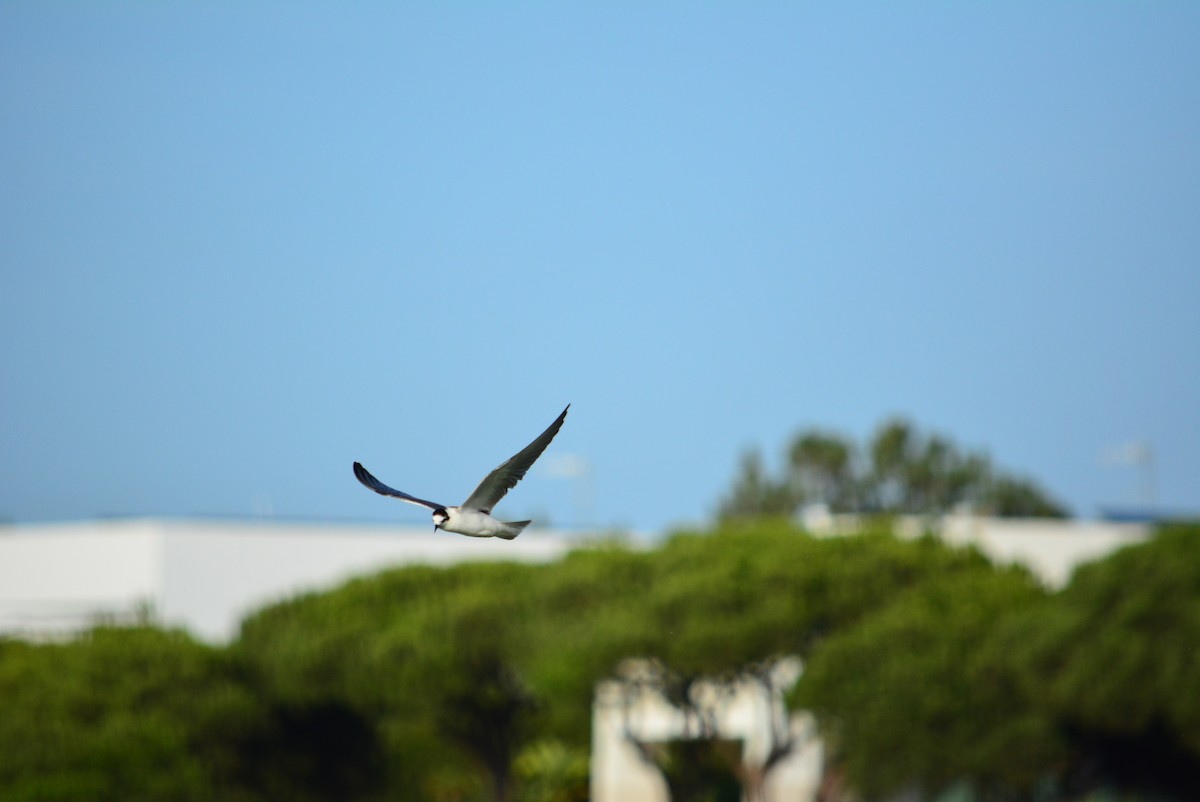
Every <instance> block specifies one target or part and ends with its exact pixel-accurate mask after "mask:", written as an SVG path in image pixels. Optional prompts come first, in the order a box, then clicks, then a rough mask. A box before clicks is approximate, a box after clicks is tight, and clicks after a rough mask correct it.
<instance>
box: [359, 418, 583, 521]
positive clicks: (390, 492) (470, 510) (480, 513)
mask: <svg viewBox="0 0 1200 802" xmlns="http://www.w3.org/2000/svg"><path fill="white" fill-rule="evenodd" d="M570 408H571V405H570V404H568V405H567V409H570ZM567 409H564V410H563V411H562V414H561V415H559V416H558V418H557V419H556V420H555V421H554V423H552V424H550V426H549V428H547V429H546V431H544V432H542V433H541V434H540V435H538V436H537V438H536V439H535V440H534V441H533V442H532V443H530V444H529V445H527V446H525V447H524V448H523V449H521V450H520V451H518V452H517V453H516V454H514V455H513V456H511V457H509V458H508V459H507V460H505V461H504V462H503V463H502V464H501V465H500V467H498V468H496V469H495V470H494V471H492V472H491V473H489V474H488V475H487V476H485V477H484V478H483V481H482V482H480V483H479V487H477V488H475V492H473V493H471V495H470V496H469V497H468V498H467V500H466V501H464V502H463V503H462V504H460V505H458V506H457V507H450V506H446V505H445V504H438V503H437V502H436V501H426V500H425V499H422V498H417V497H416V496H412V495H409V494H408V493H405V492H404V491H402V490H397V489H396V488H394V487H388V486H387V485H385V484H384V483H383V482H381V481H379V480H378V479H376V478H375V477H374V476H372V475H371V474H370V472H368V471H367V469H366V468H364V467H363V466H362V465H361V464H360V463H358V462H356V463H354V475H355V477H357V478H358V481H360V482H362V483H363V485H365V486H366V487H368V488H370V489H371V490H374V491H375V492H376V493H379V494H380V495H382V496H391V497H392V498H398V499H400V500H401V501H404V502H407V503H409V504H416V505H418V506H420V507H425V508H426V509H429V510H432V511H433V528H434V531H437V530H438V529H441V530H442V531H444V532H453V533H455V534H456V535H467V536H468V537H502V538H504V539H505V540H512V539H513V538H514V537H516V536H517V535H519V534H521V531H522V530H523V529H524V528H525V527H527V526H529V524H530V523H532V522H531V521H501V520H498V519H496V518H493V517H492V515H491V512H492V508H493V507H494V506H496V504H497V503H498V502H499V501H500V499H502V498H504V495H505V494H506V493H508V491H509V490H511V489H512V488H513V486H514V485H516V483H517V482H519V481H521V479H522V478H524V476H525V472H526V471H528V470H529V467H530V466H531V465H533V463H534V461H535V460H537V458H538V457H540V456H541V455H542V452H543V451H545V450H546V446H548V445H550V441H551V440H553V439H554V435H556V434H558V430H559V429H560V428H562V424H563V421H564V420H565V419H566V417H567Z"/></svg>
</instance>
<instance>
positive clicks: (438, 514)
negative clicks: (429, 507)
mask: <svg viewBox="0 0 1200 802" xmlns="http://www.w3.org/2000/svg"><path fill="white" fill-rule="evenodd" d="M449 519H450V516H449V515H447V514H446V508H445V507H438V508H437V509H436V510H434V511H433V531H435V532H436V531H437V530H438V528H439V527H440V526H441V525H442V524H444V523H446V521H447V520H449Z"/></svg>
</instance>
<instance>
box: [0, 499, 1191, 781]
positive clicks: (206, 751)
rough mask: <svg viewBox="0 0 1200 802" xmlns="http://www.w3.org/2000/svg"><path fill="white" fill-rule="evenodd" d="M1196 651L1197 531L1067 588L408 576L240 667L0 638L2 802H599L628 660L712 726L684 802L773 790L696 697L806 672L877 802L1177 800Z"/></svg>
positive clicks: (849, 563) (759, 562) (110, 644)
mask: <svg viewBox="0 0 1200 802" xmlns="http://www.w3.org/2000/svg"><path fill="white" fill-rule="evenodd" d="M1198 655H1200V527H1179V528H1172V529H1167V530H1164V531H1163V532H1161V533H1160V534H1159V535H1158V536H1157V537H1155V538H1154V539H1152V540H1151V541H1149V542H1147V543H1146V544H1144V545H1141V546H1136V547H1131V548H1127V549H1124V550H1122V551H1119V552H1117V553H1115V554H1113V555H1111V556H1109V557H1108V558H1106V559H1104V560H1100V561H1098V562H1096V563H1093V564H1091V565H1088V566H1085V567H1083V568H1081V569H1080V570H1079V571H1078V572H1077V573H1076V575H1075V576H1074V577H1073V579H1072V581H1071V583H1070V584H1069V585H1068V586H1067V587H1066V588H1064V589H1062V590H1061V591H1057V592H1053V593H1052V592H1049V591H1047V590H1046V589H1045V588H1043V587H1042V586H1041V585H1040V584H1039V583H1037V582H1036V581H1035V580H1034V579H1033V578H1032V577H1031V576H1030V575H1029V574H1028V573H1027V572H1025V571H1023V570H1019V569H1015V568H1005V567H996V566H994V565H992V564H991V563H989V562H988V561H987V560H985V559H984V558H983V557H982V556H981V555H980V554H979V553H978V552H976V551H974V550H971V549H961V548H952V547H949V546H947V545H945V544H943V543H941V542H940V541H938V540H935V539H933V538H928V537H927V538H921V539H917V540H901V539H897V538H894V537H892V536H891V535H889V534H887V533H886V532H875V533H872V532H866V533H862V534H860V535H856V536H846V537H835V538H824V539H822V538H814V537H811V536H809V535H807V534H805V533H803V532H801V531H798V530H797V529H796V528H795V527H794V526H793V525H792V524H790V523H788V522H786V521H785V520H780V519H775V520H772V519H760V520H753V521H742V522H737V521H735V522H730V523H728V524H726V525H724V526H722V527H720V528H718V529H717V530H715V531H711V532H688V533H680V534H677V535H675V536H673V537H671V538H669V539H668V540H666V541H665V542H663V543H662V544H660V545H659V546H657V547H655V548H653V549H647V550H641V549H631V548H626V547H623V546H620V545H615V544H605V545H598V546H594V547H589V548H580V549H577V550H576V551H574V552H572V553H570V554H569V555H568V556H566V557H565V558H564V559H562V560H560V561H558V562H555V563H551V564H547V565H519V564H509V563H465V564H460V565H454V566H447V567H433V566H408V567H403V568H396V569H391V570H388V571H384V572H381V573H378V574H375V575H372V576H366V577H361V578H359V579H355V580H352V581H350V582H347V583H346V584H344V585H342V586H341V587H338V588H335V589H332V590H329V591H325V592H321V593H310V594H306V595H302V596H299V597H296V598H294V599H291V600H288V601H285V602H282V603H279V604H275V605H271V606H270V607H267V608H265V609H263V610H261V611H259V612H257V613H256V614H254V615H253V616H251V617H250V618H249V619H247V620H246V622H245V623H244V626H243V628H242V632H241V635H240V637H239V638H238V639H237V640H236V641H235V642H234V643H232V644H230V645H228V646H225V647H214V646H208V645H204V644H200V643H197V642H196V641H194V640H193V639H191V638H190V637H189V636H187V635H186V634H185V633H182V632H178V631H173V630H163V629H159V628H156V627H152V626H138V627H129V628H119V627H99V628H97V629H95V630H92V631H90V632H87V633H85V634H83V635H82V636H80V637H78V638H76V639H72V640H70V641H67V642H62V643H26V642H22V641H11V640H10V641H2V640H0V699H3V700H4V707H3V715H0V755H3V756H4V757H3V759H0V800H3V802H9V801H10V800H14V801H15V800H41V801H42V802H53V800H69V799H79V798H88V799H98V800H105V799H114V800H115V799H121V800H129V799H133V800H137V799H147V800H149V799H173V800H174V799H178V800H189V799H195V800H201V799H214V798H221V799H232V800H244V801H245V802H257V801H258V800H269V799H282V798H286V799H297V800H302V802H303V801H305V800H312V802H316V801H317V800H332V799H338V800H383V799H389V800H428V799H433V800H442V801H443V802H456V801H458V802H474V801H475V800H511V802H580V801H581V800H583V799H586V796H587V758H588V754H589V751H590V743H589V741H590V734H591V714H592V699H593V692H594V689H595V687H596V685H597V683H598V682H599V681H600V680H602V679H606V678H622V677H623V678H626V679H628V678H629V676H630V675H629V673H628V666H629V662H628V661H629V659H630V658H637V659H638V660H640V661H642V662H641V665H642V666H644V667H647V668H646V670H644V671H643V672H642V673H641V674H639V675H638V676H639V678H640V679H639V681H641V682H646V683H649V684H650V686H651V687H652V688H653V689H654V690H656V691H658V692H660V693H661V694H662V695H663V696H664V697H665V698H666V699H667V700H668V701H669V702H670V703H671V704H674V705H676V706H677V707H679V708H680V710H681V711H686V712H689V713H690V714H692V715H694V716H695V721H696V722H699V724H698V725H697V729H696V731H695V733H694V734H696V735H697V736H699V737H698V740H697V741H696V743H694V744H692V743H677V744H665V745H664V744H657V745H655V744H650V745H646V746H648V747H653V748H647V749H646V750H645V757H646V759H647V760H649V761H651V762H652V763H653V764H654V765H656V766H658V768H659V769H660V770H661V771H662V772H663V774H664V777H666V778H667V780H668V784H669V786H670V787H671V788H672V790H673V792H674V793H675V794H676V800H677V802H684V800H688V799H692V800H702V799H724V798H726V797H727V796H728V794H729V793H730V791H729V789H730V788H731V787H733V786H731V785H730V783H733V784H734V785H737V784H740V785H741V788H742V790H743V792H744V793H746V794H747V795H748V796H749V797H750V798H755V797H754V792H755V788H756V787H758V786H756V783H761V779H762V776H763V775H764V774H765V773H766V772H769V771H770V770H771V768H772V765H773V764H771V763H770V761H769V760H768V762H767V763H766V764H763V765H753V766H752V765H745V764H743V763H742V762H741V761H742V760H743V758H742V757H741V756H740V751H739V750H738V748H737V747H736V744H732V745H731V744H730V743H729V742H724V741H721V740H720V739H719V738H716V737H715V734H714V733H712V732H708V733H707V735H708V736H714V737H710V738H709V739H708V740H707V741H706V740H705V735H706V733H705V732H704V729H703V725H702V722H703V721H704V720H705V717H706V716H709V715H710V714H711V712H712V711H711V710H708V709H706V708H705V705H706V704H707V702H706V701H705V699H704V698H703V697H702V696H701V695H697V694H693V693H691V690H692V689H694V688H696V687H697V684H698V683H701V682H709V683H712V682H716V683H722V682H725V683H734V682H743V683H747V682H748V683H751V685H753V683H762V684H761V689H762V692H763V693H774V692H777V691H781V690H782V691H786V690H787V689H786V688H774V687H772V686H770V685H769V683H770V682H773V680H772V679H771V676H772V675H771V674H770V672H769V670H768V669H769V668H770V667H771V666H773V665H776V664H777V663H778V661H780V660H782V659H784V658H800V659H801V660H802V661H803V665H804V671H803V673H802V674H801V677H800V680H799V683H798V684H797V685H796V686H795V687H794V689H792V690H791V692H790V693H788V694H787V696H786V699H787V701H788V704H789V705H791V707H792V708H793V709H807V710H811V711H813V712H814V713H815V714H816V715H817V718H818V721H819V724H820V727H821V731H822V733H823V734H824V736H825V738H826V743H827V749H826V752H827V754H828V755H829V761H830V765H829V767H828V770H829V773H830V775H831V776H838V777H841V778H842V779H843V780H844V783H845V785H846V786H847V787H851V788H854V789H856V790H857V792H859V793H860V794H865V795H866V796H865V797H863V798H875V797H884V796H888V795H892V794H895V793H899V792H902V791H912V790H914V789H915V790H917V791H918V792H919V793H922V794H924V795H927V796H929V797H932V796H934V795H936V794H938V793H941V792H943V791H945V789H947V788H950V787H955V788H967V789H969V791H970V793H972V794H974V795H975V798H978V799H990V798H995V799H1009V798H1012V799H1018V798H1034V797H1036V798H1038V799H1045V800H1052V799H1063V800H1067V799H1082V798H1083V797H1084V796H1085V795H1086V794H1088V793H1090V792H1092V791H1094V790H1096V789H1109V790H1112V791H1114V792H1118V793H1124V794H1127V795H1129V798H1131V799H1135V798H1145V799H1159V800H1162V799H1168V800H1186V799H1191V798H1193V796H1192V795H1190V794H1191V789H1193V788H1194V778H1195V777H1196V776H1198V775H1197V772H1198V771H1200V703H1198V702H1197V699H1198V697H1197V695H1196V693H1195V688H1197V687H1200V657H1198ZM627 734H628V735H629V737H630V738H632V739H634V740H635V741H636V739H637V737H638V733H637V732H635V731H632V730H631V731H630V732H629V733H627ZM788 738H789V736H788V734H787V732H786V731H781V732H780V733H779V737H778V739H777V741H776V742H775V743H774V744H773V751H772V754H778V755H780V756H786V754H787V753H788V750H790V749H791V748H793V747H794V744H792V743H790V741H789V740H788ZM697 778H707V779H705V780H704V782H698V781H697ZM722 789H723V790H722Z"/></svg>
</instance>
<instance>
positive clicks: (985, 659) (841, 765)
mask: <svg viewBox="0 0 1200 802" xmlns="http://www.w3.org/2000/svg"><path fill="white" fill-rule="evenodd" d="M1046 604H1047V597H1046V594H1045V592H1044V591H1043V590H1042V589H1041V588H1040V587H1039V586H1038V585H1037V583H1036V582H1034V580H1033V579H1032V578H1031V577H1030V576H1029V575H1028V574H1027V573H1026V572H1024V571H1020V570H1016V569H994V568H992V567H991V566H987V565H979V566H978V567H977V568H976V570H973V571H966V572H960V573H958V574H957V575H943V576H939V577H933V578H930V579H929V580H928V581H925V582H922V583H920V584H918V585H915V586H914V587H913V588H912V589H911V590H909V591H908V592H906V593H904V594H902V595H900V596H899V597H898V598H897V599H896V600H895V601H894V602H893V603H892V604H889V605H887V606H885V607H883V608H881V609H880V610H878V611H877V612H875V613H874V614H872V615H870V616H868V617H866V618H864V619H863V620H862V621H861V622H860V623H858V624H857V625H855V626H851V627H843V628H839V629H838V631H837V632H836V633H835V634H833V635H832V636H831V637H830V638H829V639H828V641H826V642H825V643H824V644H823V645H821V647H820V648H819V649H817V650H816V651H815V653H814V654H813V657H812V659H811V660H810V662H809V664H808V666H807V668H806V671H805V673H804V675H803V676H802V677H801V679H800V682H799V684H798V685H797V688H796V692H795V697H794V700H793V701H794V703H796V704H798V705H801V706H803V707H805V708H807V709H810V710H812V711H814V712H815V713H816V714H817V716H818V718H819V720H820V721H821V723H822V729H823V730H824V732H825V734H826V736H827V743H828V745H829V748H830V749H831V752H832V753H833V758H832V760H833V761H834V763H835V764H837V766H838V769H839V770H841V771H844V772H845V775H846V777H847V778H848V779H849V780H850V782H851V783H852V784H853V785H854V786H855V787H857V788H858V789H860V790H861V791H862V792H864V793H865V794H867V795H869V796H887V795H890V794H894V793H897V792H899V791H902V790H905V789H908V788H913V787H916V788H923V789H926V790H928V791H931V792H933V791H938V790H940V789H945V788H946V787H948V786H951V785H952V784H954V783H956V782H959V781H961V780H964V779H965V780H967V781H969V783H970V784H971V785H973V786H974V787H975V788H976V789H977V790H978V791H980V792H981V793H984V794H985V795H987V794H998V795H1001V796H1002V795H1004V794H1011V793H1018V794H1020V793H1029V792H1030V791H1031V789H1033V788H1034V787H1035V786H1036V785H1037V784H1038V782H1039V781H1041V780H1042V779H1043V778H1044V777H1045V776H1046V775H1048V774H1051V773H1052V772H1053V771H1054V769H1055V768H1056V766H1057V765H1058V763H1059V762H1060V761H1061V760H1062V759H1064V757H1065V755H1066V751H1065V745H1064V743H1063V742H1062V740H1061V738H1060V737H1059V736H1058V733H1057V731H1056V726H1055V721H1054V719H1053V718H1052V717H1050V716H1048V715H1046V713H1045V711H1044V710H1042V709H1041V708H1040V707H1039V706H1038V705H1036V704H1035V703H1034V702H1033V701H1032V700H1031V698H1030V697H1029V695H1028V693H1027V692H1026V690H1025V688H1024V687H1023V685H1022V683H1021V682H1020V679H1019V678H1020V674H1019V671H1018V669H1017V668H1016V667H1015V666H1014V664H1013V660H1012V659H1011V655H1012V654H1013V650H1014V649H1019V647H1020V641H1021V639H1022V638H1025V637H1027V636H1028V633H1025V632H1023V631H1022V629H1021V627H1019V626H1017V625H1016V622H1017V621H1018V616H1020V615H1021V614H1022V613H1024V612H1028V611H1037V612H1040V611H1043V610H1044V609H1045V606H1046ZM1035 617H1036V616H1035ZM1020 620H1021V621H1022V622H1027V621H1028V620H1029V619H1028V618H1021V619H1020Z"/></svg>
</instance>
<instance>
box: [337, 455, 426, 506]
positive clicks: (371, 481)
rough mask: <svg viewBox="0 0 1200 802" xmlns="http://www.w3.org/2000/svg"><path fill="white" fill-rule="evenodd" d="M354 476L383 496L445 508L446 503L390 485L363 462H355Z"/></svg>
mask: <svg viewBox="0 0 1200 802" xmlns="http://www.w3.org/2000/svg"><path fill="white" fill-rule="evenodd" d="M354 476H355V477H356V478H357V479H358V481H360V482H362V483H363V484H364V485H366V486H367V487H369V488H371V489H372V490H374V491H375V492H376V493H378V494H379V495H381V496H391V497H392V498H398V499H400V500H401V501H407V502H408V503H409V504H419V505H420V506H422V507H428V508H429V509H431V510H440V509H444V508H445V505H442V504H436V503H434V502H432V501H426V500H425V499H423V498H417V497H416V496H410V495H409V494H408V493H402V492H401V491H399V490H396V489H395V488H393V487H388V486H387V485H385V484H384V483H383V482H381V481H379V480H378V479H376V478H375V477H374V476H372V475H371V473H370V472H369V471H368V470H367V469H366V468H364V467H363V466H362V464H361V463H358V462H356V463H354Z"/></svg>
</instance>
